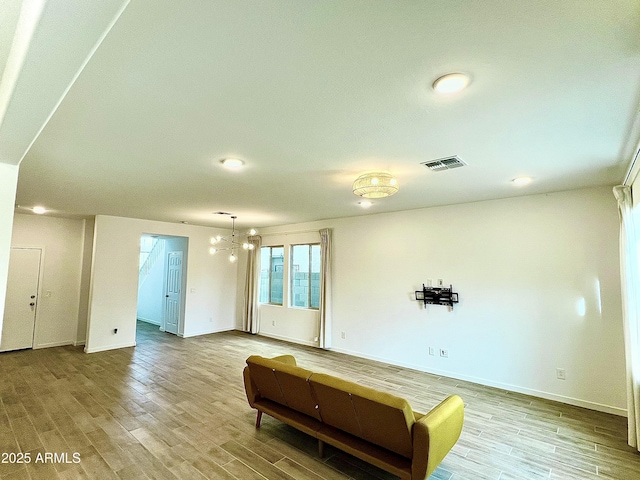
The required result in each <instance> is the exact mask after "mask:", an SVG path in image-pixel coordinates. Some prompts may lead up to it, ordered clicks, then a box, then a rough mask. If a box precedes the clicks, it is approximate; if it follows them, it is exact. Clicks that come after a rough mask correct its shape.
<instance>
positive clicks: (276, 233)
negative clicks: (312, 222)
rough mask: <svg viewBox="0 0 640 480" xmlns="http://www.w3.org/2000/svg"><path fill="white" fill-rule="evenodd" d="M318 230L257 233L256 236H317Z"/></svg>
mask: <svg viewBox="0 0 640 480" xmlns="http://www.w3.org/2000/svg"><path fill="white" fill-rule="evenodd" d="M320 230H321V229H320V228H314V229H313V230H291V231H288V232H269V233H260V232H258V233H257V234H256V235H260V236H261V237H268V236H274V235H295V234H298V233H313V232H315V233H317V234H318V235H320Z"/></svg>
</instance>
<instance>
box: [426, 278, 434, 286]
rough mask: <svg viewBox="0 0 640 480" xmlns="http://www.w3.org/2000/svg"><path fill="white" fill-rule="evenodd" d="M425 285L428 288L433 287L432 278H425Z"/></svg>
mask: <svg viewBox="0 0 640 480" xmlns="http://www.w3.org/2000/svg"><path fill="white" fill-rule="evenodd" d="M427 287H429V288H431V287H433V280H432V279H431V278H428V279H427Z"/></svg>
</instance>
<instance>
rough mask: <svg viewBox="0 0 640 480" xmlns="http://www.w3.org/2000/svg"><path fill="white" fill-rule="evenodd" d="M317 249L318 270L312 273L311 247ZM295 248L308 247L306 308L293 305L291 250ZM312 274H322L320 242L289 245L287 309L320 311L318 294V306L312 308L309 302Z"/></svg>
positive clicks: (293, 273)
mask: <svg viewBox="0 0 640 480" xmlns="http://www.w3.org/2000/svg"><path fill="white" fill-rule="evenodd" d="M315 246H317V247H318V250H319V252H320V270H319V271H318V272H312V268H311V265H312V258H313V257H312V255H313V253H312V252H313V248H312V247H315ZM295 247H309V257H308V260H309V263H308V267H309V281H308V285H307V287H308V292H309V293H308V298H307V304H308V306H306V307H304V306H299V305H295V294H294V293H293V288H294V286H295V285H294V281H295V273H296V272H294V271H293V269H294V266H295V265H294V263H293V249H294V248H295ZM312 273H319V274H322V244H321V243H320V242H305V243H292V244H290V245H289V302H288V303H289V305H288V306H289V308H297V309H300V310H315V311H318V310H320V298H319V294H318V306H317V307H314V306H312V305H313V304H312V302H311V298H312V288H311V287H312V278H311V275H312Z"/></svg>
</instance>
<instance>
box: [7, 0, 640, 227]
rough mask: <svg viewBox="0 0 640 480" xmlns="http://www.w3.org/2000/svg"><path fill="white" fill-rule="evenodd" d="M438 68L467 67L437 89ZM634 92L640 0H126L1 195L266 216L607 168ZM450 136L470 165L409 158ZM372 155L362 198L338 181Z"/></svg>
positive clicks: (390, 204)
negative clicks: (391, 179) (451, 92)
mask: <svg viewBox="0 0 640 480" xmlns="http://www.w3.org/2000/svg"><path fill="white" fill-rule="evenodd" d="M55 1H58V0H55ZM53 2H54V0H50V1H49V3H50V4H51V3H53ZM60 2H62V0H60ZM116 3H117V2H116ZM49 10H53V9H51V8H50V9H49ZM45 15H47V11H45ZM74 22H75V23H74V25H75V26H76V28H78V29H80V30H82V29H83V28H85V27H84V22H82V21H81V19H75V20H74ZM87 28H88V27H87ZM48 40H49V41H48V43H47V44H48V45H53V47H51V48H55V49H56V50H58V51H63V52H64V51H65V49H67V48H68V49H70V50H73V49H74V48H75V49H76V50H77V47H78V45H76V44H75V43H74V45H68V44H61V45H56V42H58V43H59V39H56V38H49V39H48ZM95 40H97V37H96V38H94V39H93V41H95ZM64 41H65V42H71V41H72V42H81V41H85V40H78V39H76V40H68V39H65V40H64ZM85 43H86V44H87V45H89V43H90V42H89V40H86V41H85ZM91 45H93V43H91ZM0 47H1V45H0ZM60 49H61V50H60ZM74 51H75V50H74ZM1 52H2V48H0V53H1ZM32 60H33V59H32ZM33 61H34V64H35V65H38V62H37V58H36V59H35V60H33ZM76 64H77V66H78V67H81V62H76ZM447 72H465V73H468V74H469V75H470V76H471V78H472V82H471V84H470V86H469V87H468V88H467V89H466V90H465V91H463V92H462V93H460V94H457V95H455V96H448V97H440V96H437V95H436V94H435V92H434V91H433V90H432V89H431V84H432V82H433V80H435V79H436V78H437V77H439V76H440V75H442V74H444V73H447ZM55 73H56V69H55V68H51V67H50V66H49V67H48V69H46V70H45V69H44V68H43V69H42V71H40V76H39V79H40V81H41V82H43V83H44V84H46V83H47V81H48V78H49V76H51V75H54V74H55ZM32 88H38V86H37V85H36V86H32ZM62 93H63V92H61V94H62ZM24 98H30V97H24ZM23 101H26V100H24V99H23ZM639 103H640V2H638V1H637V0H607V1H605V2H603V1H602V0H562V1H557V0H548V1H535V2H534V1H530V0H521V1H514V0H502V1H498V0H485V1H483V2H477V1H473V0H468V1H463V0H460V1H455V0H446V1H445V0H442V1H419V2H416V1H392V0H388V1H383V0H379V1H370V0H366V1H355V0H336V1H322V2H318V1H284V0H260V1H242V2H238V1H230V0H221V1H214V0H203V1H168V0H167V1H156V0H132V1H131V2H130V3H129V4H128V6H127V7H126V9H125V10H124V12H123V13H122V15H121V16H120V17H119V19H118V20H117V22H115V25H113V28H111V30H110V31H109V33H108V35H106V38H105V39H104V41H102V43H101V44H100V46H99V47H98V48H97V49H96V51H95V53H94V54H93V56H92V57H91V59H90V60H89V62H88V63H87V64H86V66H85V67H84V69H83V70H82V73H81V74H80V75H79V77H78V78H77V80H76V81H75V83H74V84H73V86H72V87H71V88H70V89H69V91H68V93H67V94H66V96H65V97H64V100H63V101H62V102H61V103H60V105H59V107H58V108H57V110H56V111H55V113H54V114H53V116H52V117H51V119H50V120H49V121H48V123H46V126H45V127H44V129H43V130H42V132H41V133H40V135H39V136H37V139H36V140H35V142H34V143H33V145H32V146H31V147H30V148H29V149H28V152H27V154H26V156H25V157H24V160H23V161H22V163H21V166H20V176H19V182H18V194H17V203H18V204H20V205H21V206H23V207H30V206H33V205H36V204H41V205H44V206H46V207H47V208H50V209H53V210H54V211H55V212H56V213H57V214H61V215H94V214H107V215H118V216H126V217H135V218H147V219H155V220H163V221H169V222H179V221H188V222H190V223H194V224H202V225H221V226H228V225H227V224H228V219H224V218H220V217H219V216H214V215H212V212H215V211H219V210H222V211H227V212H232V213H234V214H236V215H238V217H239V219H238V223H239V225H241V226H247V225H254V226H265V225H279V224H288V223H298V222H305V221H311V220H318V219H325V218H335V217H344V216H352V215H362V214H365V213H367V214H368V213H379V212H389V211H396V210H406V209H414V208H421V207H427V206H434V205H444V204H452V203H461V202H472V201H479V200H485V199H492V198H503V197H510V196H516V195H527V194H532V193H542V192H551V191H558V190H565V189H576V188H581V187H586V186H594V185H612V184H616V183H620V182H621V181H622V179H623V177H624V173H625V171H626V169H627V167H628V164H629V161H630V159H631V152H632V150H630V149H632V148H633V147H635V146H636V145H637V142H638V131H637V130H638V129H637V128H635V129H634V121H636V119H637V117H638V105H639ZM8 121H11V119H10V118H5V122H8ZM636 127H637V125H636ZM1 140H2V139H1V138H0V141H1ZM0 147H1V145H0ZM448 155H459V156H460V157H461V158H462V159H463V160H464V161H465V162H466V163H468V166H467V167H464V168H460V169H455V170H449V171H444V172H439V173H436V172H431V171H429V170H428V169H426V168H425V167H423V166H421V165H420V162H424V161H428V160H433V159H437V158H440V157H443V156H448ZM229 156H231V157H237V158H241V159H243V160H244V161H245V162H246V166H245V168H244V169H243V170H241V171H239V172H229V171H227V170H225V169H224V168H222V167H221V165H220V164H219V160H220V159H222V158H225V157H229ZM377 169H382V170H388V171H390V172H391V173H393V174H394V175H395V176H396V177H397V178H398V182H399V185H400V191H399V192H398V194H396V195H395V196H393V197H390V198H387V199H382V200H379V201H376V203H375V204H374V206H373V207H372V208H371V209H369V210H366V211H365V210H362V209H361V208H360V207H359V206H358V205H357V202H358V200H359V198H358V197H356V196H355V195H353V193H351V184H352V183H353V181H354V180H355V178H356V177H357V176H358V175H359V174H360V173H362V172H364V171H369V170H377ZM520 175H529V176H532V177H533V178H534V180H533V182H532V183H531V184H530V185H529V186H527V187H524V188H523V187H520V188H519V187H516V186H514V185H513V184H512V183H511V182H510V181H511V179H513V178H514V177H517V176H520Z"/></svg>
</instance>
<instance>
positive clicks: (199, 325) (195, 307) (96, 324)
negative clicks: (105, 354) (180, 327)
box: [85, 215, 236, 352]
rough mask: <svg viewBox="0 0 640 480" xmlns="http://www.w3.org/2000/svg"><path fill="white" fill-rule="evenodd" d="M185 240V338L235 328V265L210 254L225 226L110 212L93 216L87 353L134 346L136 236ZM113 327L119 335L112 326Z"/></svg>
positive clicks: (136, 269) (137, 258)
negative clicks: (160, 220)
mask: <svg viewBox="0 0 640 480" xmlns="http://www.w3.org/2000/svg"><path fill="white" fill-rule="evenodd" d="M143 233H144V234H158V235H169V236H182V237H186V238H188V241H189V252H188V258H187V279H186V282H187V283H186V288H187V292H186V302H185V324H184V333H183V334H184V336H185V337H189V336H194V335H200V334H205V333H213V332H219V331H224V330H232V329H233V328H234V327H235V322H236V319H235V311H236V265H235V264H231V263H230V262H229V261H228V259H227V258H226V257H225V256H216V255H213V256H212V255H209V247H210V244H209V239H210V237H211V236H213V235H215V234H218V233H220V234H228V233H229V232H228V231H227V230H224V229H211V228H206V227H198V226H192V225H182V224H172V223H164V222H154V221H148V220H137V219H132V218H120V217H110V216H103V215H100V216H97V217H96V230H95V240H94V249H93V271H92V288H91V300H90V313H89V328H88V336H87V344H86V347H85V350H86V351H87V352H97V351H101V350H108V349H112V348H120V347H124V346H132V345H135V328H136V306H137V292H138V269H139V255H140V236H141V235H142V234H143ZM115 328H117V329H118V333H117V334H114V333H113V330H114V329H115Z"/></svg>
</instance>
